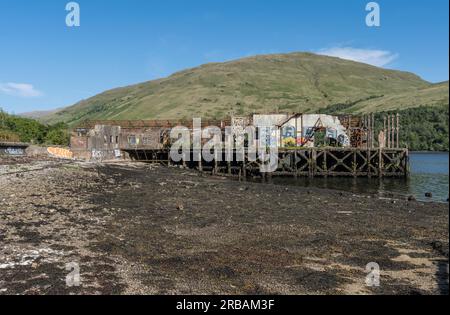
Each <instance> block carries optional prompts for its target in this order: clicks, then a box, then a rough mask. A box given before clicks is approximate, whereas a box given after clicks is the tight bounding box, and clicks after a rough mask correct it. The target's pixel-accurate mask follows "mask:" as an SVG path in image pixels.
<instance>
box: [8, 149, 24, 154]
mask: <svg viewBox="0 0 450 315" xmlns="http://www.w3.org/2000/svg"><path fill="white" fill-rule="evenodd" d="M4 152H5V154H7V155H24V154H25V150H24V149H22V148H6V149H5V151H4Z"/></svg>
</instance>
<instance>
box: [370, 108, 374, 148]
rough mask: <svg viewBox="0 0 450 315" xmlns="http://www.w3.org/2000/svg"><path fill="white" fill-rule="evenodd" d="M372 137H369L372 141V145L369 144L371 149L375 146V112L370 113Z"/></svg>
mask: <svg viewBox="0 0 450 315" xmlns="http://www.w3.org/2000/svg"><path fill="white" fill-rule="evenodd" d="M371 129H372V137H371V139H372V140H371V141H372V145H371V146H370V148H371V149H373V148H374V147H375V114H374V113H372V128H371Z"/></svg>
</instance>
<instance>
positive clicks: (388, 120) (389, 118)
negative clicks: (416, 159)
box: [387, 115, 391, 149]
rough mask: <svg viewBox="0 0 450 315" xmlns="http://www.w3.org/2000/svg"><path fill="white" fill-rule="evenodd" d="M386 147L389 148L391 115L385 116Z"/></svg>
mask: <svg viewBox="0 0 450 315" xmlns="http://www.w3.org/2000/svg"><path fill="white" fill-rule="evenodd" d="M387 130H388V132H387V147H388V148H389V149H390V148H391V115H388V116H387Z"/></svg>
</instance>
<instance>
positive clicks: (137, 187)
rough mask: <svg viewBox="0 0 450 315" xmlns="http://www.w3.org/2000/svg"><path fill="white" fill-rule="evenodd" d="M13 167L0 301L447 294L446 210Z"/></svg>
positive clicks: (76, 167)
mask: <svg viewBox="0 0 450 315" xmlns="http://www.w3.org/2000/svg"><path fill="white" fill-rule="evenodd" d="M24 165H25V166H24ZM27 165H28V166H27ZM36 165H39V167H36ZM8 167H14V163H3V173H2V174H3V175H0V244H1V246H0V294H177V293H178V294H448V239H449V235H448V210H449V208H448V204H444V203H422V202H417V201H407V200H394V199H388V198H382V199H380V198H379V197H377V196H370V195H354V194H352V193H346V192H338V191H333V190H322V189H311V188H309V189H307V188H303V187H294V186H289V187H287V186H280V185H271V184H259V183H250V182H238V181H232V180H229V179H224V178H220V177H212V176H206V175H202V174H200V173H197V172H194V171H189V170H183V169H175V168H165V167H160V166H157V165H147V164H131V163H121V164H94V163H81V162H67V163H61V161H28V164H22V165H21V169H23V168H25V169H24V171H23V172H14V173H13V172H10V173H8V171H7V170H8V169H7V168H8ZM27 167H29V168H30V169H31V170H30V171H26V168H27ZM33 169H34V170H33ZM372 262H374V263H376V264H378V265H379V267H380V286H378V287H368V286H367V285H366V277H367V275H368V272H367V271H366V265H367V264H369V263H372ZM68 263H77V264H78V265H79V269H80V280H81V282H80V285H79V286H72V287H70V286H68V285H67V284H66V277H67V275H68V274H69V273H70V272H71V271H70V270H66V264H68Z"/></svg>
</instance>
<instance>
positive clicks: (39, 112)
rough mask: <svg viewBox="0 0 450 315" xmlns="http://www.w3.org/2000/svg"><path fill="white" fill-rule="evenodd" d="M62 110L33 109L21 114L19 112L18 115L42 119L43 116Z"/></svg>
mask: <svg viewBox="0 0 450 315" xmlns="http://www.w3.org/2000/svg"><path fill="white" fill-rule="evenodd" d="M60 110H61V109H53V110H37V111H33V112H27V113H21V114H18V116H20V117H24V118H32V119H37V120H40V119H41V118H43V117H47V116H51V115H53V114H55V113H57V112H58V111H60Z"/></svg>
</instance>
